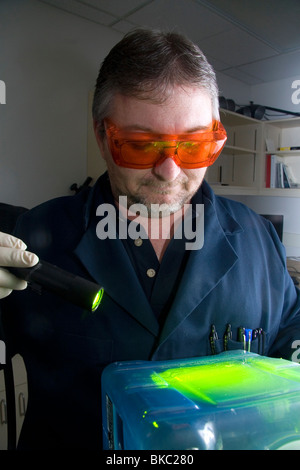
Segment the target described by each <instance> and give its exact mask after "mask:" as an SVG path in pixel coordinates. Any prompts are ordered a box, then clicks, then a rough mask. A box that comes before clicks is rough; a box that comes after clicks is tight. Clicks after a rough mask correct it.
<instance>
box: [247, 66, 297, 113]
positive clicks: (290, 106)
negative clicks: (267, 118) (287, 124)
mask: <svg viewBox="0 0 300 470" xmlns="http://www.w3.org/2000/svg"><path fill="white" fill-rule="evenodd" d="M298 80H299V81H300V75H298V76H293V77H290V78H285V79H282V80H274V81H272V82H269V83H263V84H260V85H255V86H252V87H251V100H252V101H253V102H254V103H256V104H261V105H264V106H271V107H272V108H279V109H283V110H286V111H292V112H295V113H300V103H298V101H299V99H300V93H299V91H298V89H299V86H298V85H297V88H296V89H295V88H292V84H293V83H294V82H295V81H298ZM293 95H294V98H296V100H295V99H294V100H292V96H293ZM293 101H294V102H293ZM295 101H296V102H295ZM268 112H269V113H270V114H271V113H272V114H274V116H276V119H281V118H283V117H288V118H291V117H292V116H290V115H287V116H279V115H278V113H276V112H273V111H268Z"/></svg>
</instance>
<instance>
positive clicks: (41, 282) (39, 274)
mask: <svg viewBox="0 0 300 470" xmlns="http://www.w3.org/2000/svg"><path fill="white" fill-rule="evenodd" d="M5 269H7V270H8V271H9V272H11V273H12V274H14V275H15V276H16V277H18V278H20V279H23V280H24V281H27V282H28V284H29V286H30V285H31V284H32V286H40V287H41V288H43V289H44V290H46V291H48V292H52V293H53V294H56V295H58V296H59V297H62V298H63V299H65V300H67V301H69V302H71V303H73V304H75V305H77V306H78V307H81V308H84V309H85V310H89V311H91V310H92V305H93V301H94V299H95V296H96V295H97V293H98V292H99V291H100V290H102V288H101V287H100V286H99V285H98V284H96V283H94V282H91V281H88V280H87V279H85V278H83V277H80V276H76V275H75V274H72V273H70V272H68V271H65V270H63V269H61V268H59V267H58V266H55V265H53V264H50V263H47V262H46V261H39V263H38V264H36V265H35V266H33V267H31V268H15V267H8V268H5Z"/></svg>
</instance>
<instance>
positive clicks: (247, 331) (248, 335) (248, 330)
mask: <svg viewBox="0 0 300 470" xmlns="http://www.w3.org/2000/svg"><path fill="white" fill-rule="evenodd" d="M245 336H246V343H247V345H248V352H250V351H251V341H252V329H251V328H245Z"/></svg>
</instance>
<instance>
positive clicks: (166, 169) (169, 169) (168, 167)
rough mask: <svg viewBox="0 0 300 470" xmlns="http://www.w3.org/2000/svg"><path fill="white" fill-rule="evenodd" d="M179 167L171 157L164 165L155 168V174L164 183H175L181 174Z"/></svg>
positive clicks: (167, 158) (164, 161)
mask: <svg viewBox="0 0 300 470" xmlns="http://www.w3.org/2000/svg"><path fill="white" fill-rule="evenodd" d="M180 171H181V170H180V168H179V166H178V165H177V164H176V163H175V162H174V160H173V159H172V158H171V157H166V158H165V159H164V160H163V161H162V163H159V164H158V165H157V166H155V167H154V168H153V173H154V174H155V175H156V176H157V177H158V178H160V179H161V180H164V181H174V180H175V179H176V178H177V176H178V175H179V173H180Z"/></svg>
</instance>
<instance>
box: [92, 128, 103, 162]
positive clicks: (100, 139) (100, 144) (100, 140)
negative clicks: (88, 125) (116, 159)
mask: <svg viewBox="0 0 300 470" xmlns="http://www.w3.org/2000/svg"><path fill="white" fill-rule="evenodd" d="M93 128H94V134H95V137H96V141H97V144H98V147H99V148H100V151H101V154H102V155H103V150H104V142H103V141H104V137H103V136H102V133H101V131H100V125H99V123H98V122H97V121H96V120H95V119H93Z"/></svg>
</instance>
